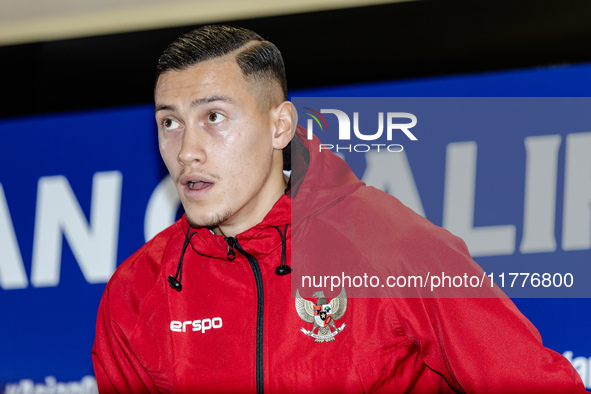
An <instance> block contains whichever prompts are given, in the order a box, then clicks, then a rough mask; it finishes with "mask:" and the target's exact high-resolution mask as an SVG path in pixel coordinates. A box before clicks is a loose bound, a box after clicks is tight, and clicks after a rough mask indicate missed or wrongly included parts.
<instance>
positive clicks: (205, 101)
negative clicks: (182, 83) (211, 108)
mask: <svg viewBox="0 0 591 394" xmlns="http://www.w3.org/2000/svg"><path fill="white" fill-rule="evenodd" d="M214 101H223V102H226V103H230V104H233V103H234V100H232V99H231V98H229V97H226V96H220V95H217V94H216V95H213V96H209V97H203V98H200V99H197V100H193V102H192V103H191V107H198V106H200V105H202V104H209V103H213V102H214Z"/></svg>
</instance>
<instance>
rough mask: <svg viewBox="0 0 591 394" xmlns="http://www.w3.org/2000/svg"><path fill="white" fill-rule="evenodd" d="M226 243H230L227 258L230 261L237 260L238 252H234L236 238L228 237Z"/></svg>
mask: <svg viewBox="0 0 591 394" xmlns="http://www.w3.org/2000/svg"><path fill="white" fill-rule="evenodd" d="M224 241H226V242H227V243H228V254H227V255H226V258H227V259H228V260H230V261H234V259H235V258H236V252H234V245H236V238H234V237H227V238H224Z"/></svg>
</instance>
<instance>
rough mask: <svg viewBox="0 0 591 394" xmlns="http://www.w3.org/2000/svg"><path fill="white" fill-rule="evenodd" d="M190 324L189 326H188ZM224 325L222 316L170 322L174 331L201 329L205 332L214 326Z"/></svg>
mask: <svg viewBox="0 0 591 394" xmlns="http://www.w3.org/2000/svg"><path fill="white" fill-rule="evenodd" d="M187 326H188V328H187ZM221 327H222V318H221V317H214V318H213V319H202V320H187V321H183V322H181V321H178V320H173V321H171V322H170V330H171V331H174V332H187V331H201V333H202V334H203V333H205V331H207V330H211V329H212V328H221Z"/></svg>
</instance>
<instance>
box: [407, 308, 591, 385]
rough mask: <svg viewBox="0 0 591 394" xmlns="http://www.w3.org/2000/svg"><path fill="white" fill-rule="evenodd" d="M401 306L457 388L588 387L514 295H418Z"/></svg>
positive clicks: (430, 362)
mask: <svg viewBox="0 0 591 394" xmlns="http://www.w3.org/2000/svg"><path fill="white" fill-rule="evenodd" d="M397 309H398V316H399V319H400V320H401V321H400V322H401V325H402V326H403V329H404V330H405V332H406V333H407V335H408V336H409V337H410V338H411V339H413V340H414V341H416V342H418V343H419V344H420V349H421V350H420V351H421V355H422V357H423V361H424V362H425V364H426V365H427V366H428V367H429V368H431V369H433V370H435V371H436V372H438V373H439V374H440V375H442V376H443V377H444V379H445V380H446V381H447V383H448V384H449V385H450V386H451V387H452V389H454V390H455V391H457V392H466V393H524V392H532V393H533V392H535V393H585V392H586V391H585V388H584V386H583V383H582V381H581V378H580V377H579V375H578V373H577V372H576V371H575V369H574V368H573V367H572V366H571V364H570V363H569V362H568V360H566V359H565V358H564V357H563V356H562V355H560V354H558V353H556V352H554V351H552V350H550V349H548V348H545V347H544V346H543V345H542V339H541V337H540V334H539V333H538V331H537V330H536V328H535V327H534V326H533V325H532V324H531V322H530V321H529V320H527V319H526V318H525V316H523V315H522V314H521V313H520V312H519V310H518V309H517V307H516V306H515V305H514V304H513V302H512V301H511V300H510V299H508V298H472V299H465V298H462V299H460V298H457V299H454V298H423V299H419V298H417V299H407V300H406V302H404V303H401V305H398V304H397ZM409 316H412V318H409Z"/></svg>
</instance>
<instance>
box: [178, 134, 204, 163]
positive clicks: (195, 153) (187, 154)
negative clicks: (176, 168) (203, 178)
mask: <svg viewBox="0 0 591 394" xmlns="http://www.w3.org/2000/svg"><path fill="white" fill-rule="evenodd" d="M206 138H207V136H206V135H205V133H203V132H201V131H200V130H198V129H197V128H195V127H191V128H189V127H188V128H186V129H185V132H184V133H183V139H182V145H181V149H180V151H179V155H178V161H179V163H181V164H183V165H186V166H190V165H191V164H193V163H195V162H199V163H203V162H205V160H206V159H207V153H206V150H205V144H206Z"/></svg>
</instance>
